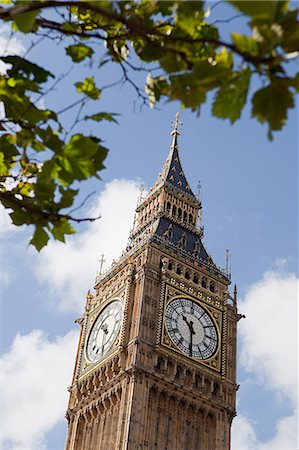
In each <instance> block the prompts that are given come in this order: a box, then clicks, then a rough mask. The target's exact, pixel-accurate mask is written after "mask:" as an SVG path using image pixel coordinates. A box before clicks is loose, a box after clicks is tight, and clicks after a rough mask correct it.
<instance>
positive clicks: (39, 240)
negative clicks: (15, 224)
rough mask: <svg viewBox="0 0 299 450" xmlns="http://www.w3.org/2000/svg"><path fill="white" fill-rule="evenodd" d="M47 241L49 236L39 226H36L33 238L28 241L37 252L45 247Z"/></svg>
mask: <svg viewBox="0 0 299 450" xmlns="http://www.w3.org/2000/svg"><path fill="white" fill-rule="evenodd" d="M48 240H49V235H48V233H46V231H45V230H44V228H43V227H42V226H40V225H37V226H36V228H35V231H34V233H33V236H32V238H31V240H30V244H31V245H33V246H34V247H35V248H36V250H37V251H38V252H39V251H40V250H41V249H42V248H43V247H45V245H47V243H48Z"/></svg>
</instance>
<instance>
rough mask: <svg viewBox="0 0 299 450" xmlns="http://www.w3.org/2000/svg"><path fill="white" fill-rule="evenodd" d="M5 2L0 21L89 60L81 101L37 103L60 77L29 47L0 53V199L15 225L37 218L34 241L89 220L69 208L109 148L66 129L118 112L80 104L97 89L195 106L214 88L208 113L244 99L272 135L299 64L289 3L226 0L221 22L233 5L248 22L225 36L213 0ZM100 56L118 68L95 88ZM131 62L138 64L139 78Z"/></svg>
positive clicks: (230, 113) (226, 111)
mask: <svg viewBox="0 0 299 450" xmlns="http://www.w3.org/2000/svg"><path fill="white" fill-rule="evenodd" d="M6 3H7V2H3V1H2V4H5V6H3V7H2V8H0V18H1V19H2V20H3V21H6V22H11V25H12V28H13V29H14V30H17V31H18V32H21V33H24V34H29V33H30V35H31V36H32V38H33V39H35V44H34V45H37V43H38V38H39V37H40V36H44V37H46V38H48V39H53V40H55V39H59V41H60V42H61V45H64V46H65V54H66V57H67V58H68V59H69V60H71V61H72V63H74V64H75V65H76V64H82V69H84V68H85V69H86V68H87V71H88V72H87V76H86V77H85V79H83V80H82V79H79V81H76V82H75V84H74V87H75V90H76V92H77V94H78V95H79V99H78V101H76V102H74V103H73V104H72V105H66V106H65V108H64V109H63V110H62V111H57V110H55V111H54V110H51V109H43V108H42V107H40V106H39V100H40V99H42V98H43V96H44V95H45V93H47V92H48V91H49V90H51V86H50V84H49V83H50V82H51V80H52V83H53V85H52V89H53V87H54V86H56V85H57V84H58V83H59V80H60V78H59V76H58V75H57V74H52V73H50V72H49V71H48V70H47V68H44V67H40V66H39V65H38V64H36V63H34V62H32V61H30V60H29V59H27V58H28V57H27V56H26V57H20V56H15V55H7V56H2V57H1V59H2V61H3V62H4V63H5V64H7V65H8V66H9V68H8V69H7V71H6V73H5V74H4V75H1V76H0V95H1V100H2V102H3V104H4V110H5V117H4V118H3V119H2V120H1V121H0V133H1V136H0V176H1V188H0V189H1V190H0V195H1V201H2V203H3V205H4V206H5V207H6V208H9V209H10V210H11V212H10V215H11V217H12V220H13V223H14V224H15V225H17V226H22V225H24V224H28V225H34V227H35V231H34V234H33V237H32V239H31V242H30V243H31V244H32V245H34V246H35V247H36V248H37V250H40V249H41V248H42V247H43V246H45V245H46V244H47V242H48V239H49V237H50V235H52V237H54V238H55V239H58V240H61V241H64V239H65V235H67V234H71V233H73V232H74V229H73V228H72V226H71V225H70V223H71V222H72V221H77V222H80V221H82V220H93V219H92V218H90V219H76V218H74V217H73V216H72V212H71V211H69V208H72V207H74V204H75V201H76V199H77V196H78V194H79V189H78V183H80V182H82V181H84V180H87V179H88V178H90V177H92V176H95V177H99V172H100V171H101V170H102V169H103V168H104V160H105V157H106V154H107V150H106V148H104V147H103V146H102V144H101V140H100V139H99V138H96V137H95V136H85V135H84V134H83V133H81V132H78V131H77V130H76V131H74V129H75V128H76V127H77V126H78V125H79V123H80V122H82V121H87V120H92V121H96V122H102V121H108V122H111V123H113V122H114V123H117V120H116V117H117V115H118V114H117V113H109V112H106V111H101V112H95V111H93V110H92V111H88V112H87V113H86V112H84V113H83V110H84V109H85V108H86V107H87V106H90V105H91V104H93V103H94V104H95V105H97V104H98V102H99V100H100V98H101V96H102V93H103V91H104V89H108V88H109V87H110V88H113V87H114V86H116V85H117V84H118V83H120V84H122V83H129V84H130V85H131V86H132V87H133V89H134V90H135V92H136V94H137V97H138V99H139V100H140V101H141V105H149V106H150V107H155V105H156V103H157V102H160V101H162V100H163V99H164V100H167V101H179V102H180V103H181V105H182V107H183V108H190V109H191V110H192V111H195V112H197V113H199V111H200V108H201V106H202V104H203V103H205V102H206V99H207V96H208V94H209V93H210V92H212V93H213V95H214V100H213V103H212V114H213V115H214V116H216V117H219V118H221V119H228V120H230V122H231V123H234V122H235V121H236V120H238V119H239V118H240V117H241V114H242V110H243V108H244V106H245V105H246V104H247V102H248V99H250V101H251V114H252V117H253V118H256V119H257V120H258V121H259V122H260V123H262V124H264V123H265V124H267V126H268V136H269V138H270V139H272V138H273V131H277V130H280V129H281V128H282V127H283V126H284V124H285V123H286V121H287V117H288V110H289V109H290V108H293V107H294V95H295V92H298V85H299V81H298V80H299V75H298V74H294V70H293V69H292V68H290V61H292V59H294V58H296V57H298V54H299V22H298V10H297V9H291V7H290V4H289V2H288V1H285V0H282V1H276V0H273V1H270V0H269V1H268V0H267V1H266V0H265V1H264V0H262V1H234V0H231V1H229V4H230V5H231V11H232V17H231V18H229V19H227V20H224V22H229V21H232V20H235V19H236V20H238V18H240V14H241V15H242V20H243V21H247V22H248V30H249V32H248V33H247V34H240V33H235V32H232V33H231V36H230V40H228V41H227V40H225V39H223V37H222V29H221V19H220V20H219V21H217V20H215V17H213V14H214V11H216V6H215V5H216V4H215V5H214V6H213V8H212V7H211V8H209V3H208V2H204V1H196V2H194V1H173V0H171V1H167V2H165V1H157V0H141V1H133V0H124V1H121V2H109V1H85V2H80V1H77V0H72V1H71V0H70V1H63V2H60V1H58V0H57V1H55V0H51V1H47V0H43V1H39V2H38V1H19V0H12V1H11V2H10V3H8V4H6ZM212 9H213V11H212ZM211 11H212V13H211ZM209 13H211V15H210V16H209ZM222 22H223V21H222ZM35 36H36V37H35ZM70 41H71V43H70ZM96 43H100V44H102V45H101V46H100V48H101V50H99V46H98V45H96ZM108 63H113V64H116V65H117V67H119V69H120V72H121V74H122V75H121V77H120V79H119V80H116V81H115V82H112V83H111V84H110V85H109V86H100V87H99V86H97V84H96V81H95V75H94V74H93V73H91V69H93V68H94V67H96V70H97V73H98V72H99V71H101V70H102V68H103V67H104V66H106V64H108ZM81 72H82V70H80V73H81ZM135 73H139V74H142V73H144V74H145V86H144V87H142V86H141V87H140V86H139V85H138V84H137V82H136V81H135V78H134V74H135ZM253 77H254V88H255V91H254V92H253V89H252V86H253V83H252V82H251V80H252V78H253ZM73 108H78V110H77V113H76V114H75V120H74V123H73V124H72V126H71V127H70V128H69V129H68V130H67V129H66V128H65V123H64V122H63V120H62V114H63V113H64V112H65V111H69V112H72V111H73ZM76 209H77V208H76ZM65 211H67V212H65Z"/></svg>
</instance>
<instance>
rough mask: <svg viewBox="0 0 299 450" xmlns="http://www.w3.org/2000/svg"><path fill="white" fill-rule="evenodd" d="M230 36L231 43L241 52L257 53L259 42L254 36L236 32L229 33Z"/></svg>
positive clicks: (254, 54)
mask: <svg viewBox="0 0 299 450" xmlns="http://www.w3.org/2000/svg"><path fill="white" fill-rule="evenodd" d="M231 37H232V41H233V43H234V44H235V46H236V47H237V48H238V49H239V50H241V52H243V53H249V54H250V55H252V56H257V55H258V54H259V44H258V42H257V41H256V40H255V39H254V38H252V37H248V36H245V35H244V34H238V33H231Z"/></svg>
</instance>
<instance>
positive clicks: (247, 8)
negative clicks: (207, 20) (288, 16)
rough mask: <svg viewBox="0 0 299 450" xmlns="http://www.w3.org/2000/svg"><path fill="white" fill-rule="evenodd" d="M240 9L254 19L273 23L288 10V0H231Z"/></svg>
mask: <svg viewBox="0 0 299 450" xmlns="http://www.w3.org/2000/svg"><path fill="white" fill-rule="evenodd" d="M230 3H231V4H232V5H233V6H235V7H236V8H237V9H238V10H239V11H241V12H243V13H244V14H246V15H247V16H250V17H252V18H253V19H254V20H259V21H263V22H266V23H269V24H270V23H273V22H274V21H277V20H278V19H279V18H280V17H281V16H282V15H283V14H285V12H286V11H287V10H288V4H289V1H288V0H257V1H254V0H238V1H236V0H230Z"/></svg>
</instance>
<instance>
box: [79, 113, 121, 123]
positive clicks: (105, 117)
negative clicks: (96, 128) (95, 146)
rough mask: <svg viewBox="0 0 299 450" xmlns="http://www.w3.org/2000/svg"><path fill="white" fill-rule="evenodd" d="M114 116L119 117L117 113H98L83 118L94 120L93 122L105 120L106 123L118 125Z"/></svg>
mask: <svg viewBox="0 0 299 450" xmlns="http://www.w3.org/2000/svg"><path fill="white" fill-rule="evenodd" d="M115 116H119V114H117V113H107V112H100V113H96V114H92V115H91V116H85V117H84V120H88V119H90V120H94V121H95V122H101V121H102V120H107V121H108V122H114V123H118V121H117V120H116V119H115V118H114V117H115Z"/></svg>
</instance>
